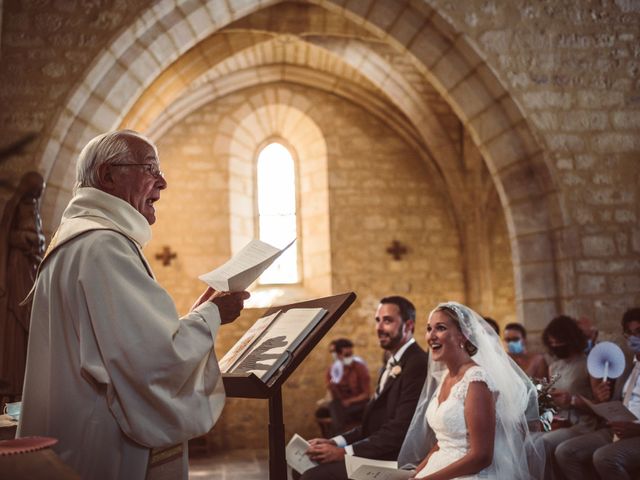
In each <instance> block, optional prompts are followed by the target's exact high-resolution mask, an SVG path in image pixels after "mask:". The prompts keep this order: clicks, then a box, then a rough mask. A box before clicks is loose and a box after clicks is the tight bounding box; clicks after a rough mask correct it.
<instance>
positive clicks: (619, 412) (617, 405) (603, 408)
mask: <svg viewBox="0 0 640 480" xmlns="http://www.w3.org/2000/svg"><path fill="white" fill-rule="evenodd" d="M580 398H582V400H584V402H585V403H586V404H587V406H588V407H589V408H590V409H591V410H592V411H593V413H595V414H596V415H598V416H600V417H602V418H604V419H605V420H606V421H607V422H635V421H637V420H638V419H637V418H636V416H635V415H634V414H633V413H631V411H630V410H629V409H628V408H627V407H625V406H624V405H623V403H622V402H621V401H619V400H613V401H611V402H602V403H592V402H591V401H589V399H587V398H585V397H583V396H582V395H580Z"/></svg>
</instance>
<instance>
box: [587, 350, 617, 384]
mask: <svg viewBox="0 0 640 480" xmlns="http://www.w3.org/2000/svg"><path fill="white" fill-rule="evenodd" d="M624 366H625V361H624V353H622V350H621V349H620V347H619V346H617V345H616V344H615V343H613V342H600V343H598V344H597V345H596V346H595V347H593V349H592V350H591V352H589V356H588V357H587V369H588V370H589V374H590V375H591V376H592V377H594V378H602V380H603V381H604V382H606V381H607V378H618V377H619V376H620V375H622V372H624Z"/></svg>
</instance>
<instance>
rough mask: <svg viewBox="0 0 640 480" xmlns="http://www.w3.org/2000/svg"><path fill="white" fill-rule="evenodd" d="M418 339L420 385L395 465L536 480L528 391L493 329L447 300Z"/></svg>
mask: <svg viewBox="0 0 640 480" xmlns="http://www.w3.org/2000/svg"><path fill="white" fill-rule="evenodd" d="M426 339H427V342H428V343H429V346H430V349H431V353H430V355H429V371H428V374H427V380H426V381H425V385H424V388H423V390H422V394H421V397H420V401H419V403H418V407H417V409H416V413H415V415H414V417H413V420H412V422H411V426H410V427H409V431H408V433H407V436H406V437H405V440H404V444H403V446H402V449H401V450H400V456H399V458H398V464H399V465H405V466H406V465H413V466H415V465H417V468H416V474H415V477H413V478H416V479H427V480H445V479H454V478H464V479H481V478H491V479H507V478H508V479H517V480H520V479H532V478H540V471H539V469H541V468H542V466H543V465H544V462H542V457H541V456H540V453H539V452H537V451H536V450H535V448H534V446H533V443H532V441H531V438H530V435H529V430H528V427H527V419H526V418H525V410H526V409H527V406H528V405H530V403H531V402H532V401H534V400H535V399H536V398H537V394H536V390H535V387H534V386H533V384H532V383H531V381H530V380H529V379H528V377H527V376H526V374H525V373H524V372H523V371H522V370H521V369H520V368H519V367H518V366H517V365H516V364H515V362H513V361H512V360H511V359H510V358H509V356H508V355H507V354H506V353H505V351H504V350H503V349H502V344H501V342H500V339H499V338H498V336H497V335H496V333H495V331H494V330H493V329H492V328H491V327H490V326H489V325H488V324H487V323H486V322H485V321H484V320H483V319H482V317H480V315H478V314H477V313H476V312H474V311H473V310H471V309H470V308H468V307H466V306H464V305H461V304H459V303H455V302H447V303H443V304H440V305H438V307H437V308H436V309H435V310H433V311H432V312H431V314H430V315H429V324H428V327H427V334H426ZM420 460H421V461H420Z"/></svg>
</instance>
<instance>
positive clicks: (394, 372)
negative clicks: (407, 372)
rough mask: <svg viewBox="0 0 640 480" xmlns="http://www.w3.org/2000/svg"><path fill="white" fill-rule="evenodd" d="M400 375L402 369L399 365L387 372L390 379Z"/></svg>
mask: <svg viewBox="0 0 640 480" xmlns="http://www.w3.org/2000/svg"><path fill="white" fill-rule="evenodd" d="M401 373H402V367H401V366H400V365H394V366H393V367H392V368H391V371H390V372H389V376H390V377H391V378H396V377H397V376H398V375H400V374H401Z"/></svg>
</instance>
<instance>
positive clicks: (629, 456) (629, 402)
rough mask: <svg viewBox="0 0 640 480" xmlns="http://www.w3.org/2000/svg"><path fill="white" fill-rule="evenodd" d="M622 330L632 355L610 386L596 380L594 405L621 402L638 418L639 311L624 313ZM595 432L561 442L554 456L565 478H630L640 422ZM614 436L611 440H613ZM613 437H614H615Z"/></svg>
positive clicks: (636, 464) (639, 445) (637, 461)
mask: <svg viewBox="0 0 640 480" xmlns="http://www.w3.org/2000/svg"><path fill="white" fill-rule="evenodd" d="M622 331H623V334H624V337H625V339H626V340H627V345H628V347H629V349H630V350H631V352H632V353H633V355H634V356H633V361H632V362H627V368H626V370H625V372H624V373H623V374H622V376H620V377H619V378H618V379H617V380H616V381H615V383H614V385H613V388H611V387H612V385H611V383H609V382H603V381H602V380H601V379H600V380H598V381H597V382H595V383H596V385H595V388H594V395H595V397H596V401H597V402H608V401H609V400H621V401H622V403H623V405H624V406H625V407H627V408H628V409H629V410H630V411H631V413H633V414H634V415H635V416H636V417H637V418H638V419H640V308H632V309H630V310H627V311H626V312H625V314H624V315H623V317H622ZM603 426H604V427H605V428H600V429H599V430H596V431H595V432H592V433H588V434H586V435H582V436H580V437H576V438H572V439H570V440H567V441H565V442H563V443H561V444H560V445H559V446H558V448H557V449H556V457H557V458H558V463H559V464H560V465H561V467H562V470H563V472H564V473H565V475H566V476H567V478H579V479H582V480H589V479H592V478H595V472H597V473H598V475H599V476H600V478H606V479H609V478H615V479H620V480H625V479H631V478H634V477H633V474H634V473H637V472H638V469H640V455H639V454H638V453H640V420H636V421H632V422H609V423H607V424H606V425H603ZM614 435H615V437H614ZM616 437H617V438H616Z"/></svg>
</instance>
